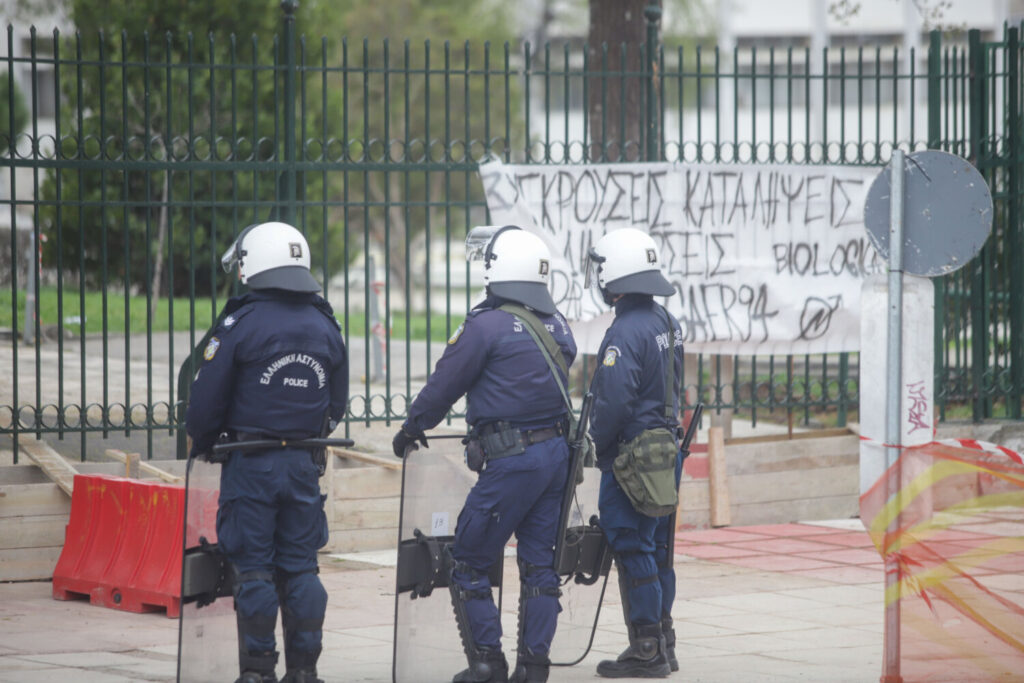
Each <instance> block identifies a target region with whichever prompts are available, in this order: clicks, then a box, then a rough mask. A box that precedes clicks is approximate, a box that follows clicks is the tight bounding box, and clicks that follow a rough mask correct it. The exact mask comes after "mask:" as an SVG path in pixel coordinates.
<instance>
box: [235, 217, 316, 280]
mask: <svg viewBox="0 0 1024 683" xmlns="http://www.w3.org/2000/svg"><path fill="white" fill-rule="evenodd" d="M220 262H221V265H222V266H223V267H224V271H225V272H228V273H230V272H231V271H232V269H234V267H235V266H236V265H237V266H238V275H239V278H240V279H241V281H242V284H244V285H248V286H249V287H250V288H251V289H284V290H288V291H291V292H319V291H320V285H319V284H317V281H316V280H315V279H313V274H312V273H310V271H309V244H308V243H307V242H306V238H305V237H303V236H302V233H301V232H299V231H298V230H296V229H295V228H294V227H292V226H290V225H288V224H287V223H278V222H276V221H271V222H269V223H257V224H255V225H250V226H249V227H247V228H246V229H245V230H243V231H242V232H241V233H240V234H239V235H238V238H237V239H236V240H235V242H234V244H232V245H231V247H230V248H229V249H228V250H227V251H226V252H224V256H223V257H221V260H220Z"/></svg>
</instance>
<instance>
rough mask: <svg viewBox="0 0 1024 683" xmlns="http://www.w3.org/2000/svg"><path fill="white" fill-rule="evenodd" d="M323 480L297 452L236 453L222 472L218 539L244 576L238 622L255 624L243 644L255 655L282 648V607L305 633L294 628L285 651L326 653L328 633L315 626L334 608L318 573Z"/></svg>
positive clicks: (323, 528)
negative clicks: (278, 641)
mask: <svg viewBox="0 0 1024 683" xmlns="http://www.w3.org/2000/svg"><path fill="white" fill-rule="evenodd" d="M318 479H319V471H318V469H317V467H316V465H315V464H314V463H313V460H312V457H311V456H310V454H309V452H308V451H303V450H295V449H290V450H280V451H266V452H261V453H253V454H249V455H243V454H241V453H232V455H231V457H230V458H229V459H228V460H227V462H225V463H224V465H223V469H222V470H221V478H220V499H219V508H218V510H217V539H218V542H219V543H220V546H221V548H222V549H223V551H224V553H225V554H226V555H227V557H228V559H229V560H231V562H232V564H233V565H234V567H235V571H236V572H237V576H238V577H239V580H238V582H237V584H236V586H235V608H236V609H237V610H238V616H239V618H240V619H241V620H248V622H247V623H251V624H253V628H251V629H246V631H247V632H244V633H243V634H242V642H241V643H239V646H240V648H242V649H244V650H247V651H248V652H250V653H257V652H267V651H271V650H274V649H275V637H274V627H273V624H274V623H275V622H276V619H277V612H278V608H279V607H280V608H281V609H282V610H283V611H284V612H285V613H286V615H287V618H288V620H290V621H291V622H292V623H293V624H297V625H298V627H299V628H293V629H289V630H288V632H287V636H286V638H287V641H288V642H286V643H285V650H286V651H288V652H300V653H315V652H318V651H319V650H320V644H321V639H322V629H321V628H320V627H316V628H311V626H312V625H316V624H319V623H322V622H323V617H324V613H325V611H326V610H327V591H325V590H324V587H323V585H322V584H321V583H320V579H319V577H318V576H317V574H316V570H317V550H319V549H320V548H322V547H323V546H324V545H325V544H326V543H327V517H326V515H325V514H324V499H325V498H326V496H321V495H320V486H319V483H318ZM275 581H276V582H277V583H278V584H280V590H281V596H282V597H283V602H284V604H282V605H279V599H278V585H276V584H275ZM268 624H269V629H268V628H267V625H268Z"/></svg>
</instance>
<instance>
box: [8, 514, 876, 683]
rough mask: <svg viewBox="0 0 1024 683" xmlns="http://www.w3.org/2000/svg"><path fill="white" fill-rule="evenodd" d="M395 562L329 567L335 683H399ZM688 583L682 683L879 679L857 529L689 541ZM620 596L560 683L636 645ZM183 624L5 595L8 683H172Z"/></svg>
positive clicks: (375, 558) (681, 628) (331, 560)
mask: <svg viewBox="0 0 1024 683" xmlns="http://www.w3.org/2000/svg"><path fill="white" fill-rule="evenodd" d="M391 555H392V554H389V553H383V554H381V553H367V554H360V555H346V556H333V557H329V556H324V557H323V558H322V559H323V561H322V572H321V577H322V579H323V581H324V584H325V585H326V587H327V589H328V592H329V594H330V604H329V606H328V612H327V618H326V621H325V625H324V629H325V638H324V655H323V657H322V658H321V667H320V673H321V677H322V678H324V679H325V680H326V681H329V682H330V681H380V682H384V681H389V680H391V653H392V629H393V626H392V623H393V621H392V620H393V614H394V580H395V579H394V570H393V568H391V567H390V566H386V564H387V563H388V562H389V560H390V557H391ZM380 558H383V559H380ZM378 562H380V563H381V564H378ZM510 562H511V563H512V564H514V561H510ZM510 571H514V570H513V569H511V568H510ZM676 574H677V577H678V598H677V601H676V604H675V609H674V614H673V616H674V618H675V620H676V631H677V636H678V643H677V645H676V652H677V656H678V658H679V662H680V667H681V670H680V671H679V672H678V673H676V674H675V675H674V676H673V677H672V678H673V679H674V680H687V681H724V682H731V681H744V682H747V681H796V680H801V681H828V682H833V681H877V680H878V678H879V675H880V672H881V659H882V633H883V608H882V579H883V575H882V563H881V561H880V560H879V558H878V555H877V554H876V553H875V552H874V550H873V548H872V547H871V543H870V541H869V540H868V537H867V534H866V532H864V530H863V528H862V527H861V525H860V522H859V521H857V520H846V521H841V522H835V523H830V522H821V523H806V524H803V523H802V524H783V525H769V526H757V527H730V528H724V529H714V530H708V531H694V532H682V533H680V534H678V536H677V546H676ZM513 575H514V574H513ZM613 586H614V578H613V579H612V581H611V582H610V584H609V590H608V592H607V594H606V597H605V604H604V607H603V609H602V615H601V619H600V623H599V628H598V632H597V635H596V637H595V640H594V645H593V648H592V650H591V652H590V654H589V655H588V656H587V657H586V659H585V660H584V661H583V662H581V663H580V664H578V665H576V666H574V667H571V668H564V669H563V668H559V669H555V670H553V671H552V674H551V679H550V680H551V681H553V682H554V681H583V680H595V679H596V675H595V673H594V667H595V666H596V664H597V662H598V661H599V660H601V659H604V658H607V657H609V656H614V655H616V654H618V652H619V651H620V650H621V649H622V648H623V647H624V645H625V642H626V634H625V627H624V626H623V624H622V623H621V610H620V606H619V599H618V595H617V591H616V590H614V589H613ZM438 597H440V598H441V599H444V600H445V601H447V596H446V595H443V596H438ZM515 605H516V601H515V600H514V599H507V600H505V601H504V614H503V617H504V621H505V629H506V632H507V633H508V632H511V633H513V634H514V625H515ZM177 626H178V624H177V621H176V620H171V619H168V618H167V617H166V615H164V614H163V613H151V614H131V613H126V612H120V611H116V610H111V609H106V608H103V607H94V606H91V605H89V604H88V603H86V602H84V601H82V602H59V601H56V600H53V599H52V598H51V597H50V584H49V583H47V582H30V583H15V584H0V681H2V682H11V683H14V682H17V683H29V682H32V681H46V682H47V683H53V682H54V681H75V682H76V683H78V682H81V683H124V682H126V681H169V680H174V676H175V671H176V669H175V653H176V639H177V630H178V629H177ZM439 627H440V628H454V624H441V625H439ZM224 646H225V648H229V649H232V650H233V649H234V647H235V645H234V643H225V644H224ZM513 649H514V645H511V644H510V643H506V651H512V650H513Z"/></svg>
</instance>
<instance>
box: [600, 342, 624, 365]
mask: <svg viewBox="0 0 1024 683" xmlns="http://www.w3.org/2000/svg"><path fill="white" fill-rule="evenodd" d="M621 353H622V352H621V351H619V347H618V346H609V347H608V349H607V350H606V351H605V352H604V359H603V360H602V361H601V364H602V365H607V366H608V367H612V366H613V365H615V360H616V359H617V358H618V357H619V354H621Z"/></svg>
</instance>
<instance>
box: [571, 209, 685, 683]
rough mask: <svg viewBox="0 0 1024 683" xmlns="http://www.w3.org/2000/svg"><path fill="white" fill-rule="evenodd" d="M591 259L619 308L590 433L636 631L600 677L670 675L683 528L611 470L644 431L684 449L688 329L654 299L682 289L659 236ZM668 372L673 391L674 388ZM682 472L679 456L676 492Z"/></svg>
mask: <svg viewBox="0 0 1024 683" xmlns="http://www.w3.org/2000/svg"><path fill="white" fill-rule="evenodd" d="M589 256H590V258H589V261H590V265H589V266H588V276H590V277H591V278H596V281H597V284H598V287H599V291H600V293H601V295H602V297H603V298H604V301H605V303H606V304H608V305H610V306H612V307H613V308H614V309H615V318H614V320H613V321H612V324H611V325H610V326H609V328H608V330H607V332H606V333H605V336H604V340H603V341H602V343H601V347H600V351H599V355H598V365H597V369H596V370H595V373H594V379H593V383H592V384H591V391H592V392H593V394H594V408H593V413H592V419H591V422H590V434H591V437H592V438H593V440H594V445H595V448H596V451H597V465H598V468H599V469H600V470H601V489H600V499H599V503H598V509H599V510H600V518H601V528H602V529H603V530H604V531H605V534H606V536H607V537H608V540H609V543H610V544H611V546H612V551H613V554H614V556H615V558H616V565H617V568H618V576H619V591H620V593H621V596H622V604H623V614H624V616H625V619H626V626H627V629H628V631H629V647H628V648H627V649H626V650H625V651H624V652H623V653H622V654H621V655H620V656H619V657H618V659H617V660H613V661H602V662H600V663H599V664H598V667H597V672H598V674H599V675H601V676H607V677H611V678H621V677H647V678H654V677H662V676H667V675H669V673H670V671H674V670H676V669H678V664H677V663H675V655H674V646H675V632H674V630H673V629H672V616H671V615H672V602H673V600H674V599H675V571H674V570H673V568H672V559H673V558H671V557H668V554H669V547H670V544H669V542H668V541H669V538H670V534H673V533H674V532H675V530H674V529H672V528H670V527H671V525H670V523H669V518H668V517H660V518H658V517H650V516H647V515H646V514H643V513H641V512H640V511H638V510H637V509H636V507H635V505H634V503H632V502H631V499H630V498H629V497H628V496H627V495H626V493H625V492H624V490H623V487H622V486H621V485H620V483H619V481H618V480H617V477H616V474H615V472H613V464H614V463H615V461H616V458H617V457H618V456H619V454H620V447H623V446H624V445H625V444H626V443H627V442H630V441H632V440H634V439H636V438H637V437H638V436H639V435H640V434H641V433H642V432H644V431H645V430H654V429H658V428H667V429H668V430H669V431H670V432H671V433H672V435H673V436H672V437H670V439H671V440H670V448H674V449H676V450H677V449H678V441H677V437H678V432H677V430H678V415H679V382H680V378H681V376H682V367H683V342H682V332H681V329H680V327H679V322H678V321H677V320H676V319H675V318H674V317H673V316H672V315H671V314H670V313H669V312H668V311H667V310H666V309H665V308H664V307H663V306H661V305H659V304H658V303H657V302H655V301H654V297H655V296H669V295H672V294H674V293H675V288H674V287H673V286H672V285H671V283H669V281H668V280H667V279H666V278H665V277H664V275H662V273H661V271H660V270H659V262H660V258H659V254H658V249H657V246H656V245H655V243H654V240H653V239H651V237H650V235H648V234H647V233H645V232H643V231H641V230H637V229H634V228H624V229H620V230H615V231H613V232H610V233H608V234H606V235H605V236H604V237H602V238H601V239H600V240H599V241H598V242H597V243H596V244H595V245H594V247H593V248H592V249H591V251H590V254H589ZM673 358H674V360H673ZM673 369H674V372H672V370H673ZM670 375H671V381H672V385H671V386H670V387H667V386H666V384H667V381H668V378H669V376H670ZM666 399H668V400H666ZM671 457H672V456H671V455H670V456H669V464H670V466H671ZM681 468H682V454H681V452H679V453H678V454H677V455H676V456H675V487H676V489H677V488H678V482H679V476H680V473H681ZM668 476H672V473H671V472H669V473H668Z"/></svg>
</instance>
